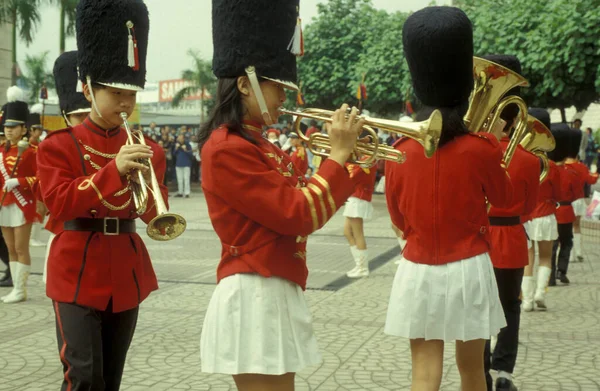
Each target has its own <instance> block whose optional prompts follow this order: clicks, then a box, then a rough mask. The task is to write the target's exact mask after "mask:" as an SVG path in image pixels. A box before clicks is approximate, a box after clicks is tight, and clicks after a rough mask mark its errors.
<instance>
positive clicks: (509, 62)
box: [482, 54, 523, 122]
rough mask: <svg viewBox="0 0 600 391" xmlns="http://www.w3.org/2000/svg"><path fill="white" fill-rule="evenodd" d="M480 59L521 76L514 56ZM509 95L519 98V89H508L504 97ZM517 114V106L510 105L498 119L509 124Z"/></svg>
mask: <svg viewBox="0 0 600 391" xmlns="http://www.w3.org/2000/svg"><path fill="white" fill-rule="evenodd" d="M482 58H483V59H485V60H488V61H491V62H494V63H496V64H498V65H502V66H503V67H505V68H508V69H510V70H511V71H513V72H515V73H518V74H519V75H522V72H523V71H522V69H521V61H519V59H518V58H517V57H515V56H509V55H505V54H490V55H487V56H483V57H482ZM510 95H516V96H521V88H520V87H515V88H512V89H510V90H509V91H508V92H507V93H506V96H510ZM518 114H519V107H518V106H517V105H515V104H512V103H511V104H509V105H508V106H506V107H505V108H504V110H503V111H502V113H500V118H502V119H503V120H505V121H506V122H510V121H512V120H514V119H515V117H516V116H517V115H518Z"/></svg>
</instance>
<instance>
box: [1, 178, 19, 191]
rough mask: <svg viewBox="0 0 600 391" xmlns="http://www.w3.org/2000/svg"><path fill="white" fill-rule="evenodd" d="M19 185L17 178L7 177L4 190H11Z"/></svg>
mask: <svg viewBox="0 0 600 391" xmlns="http://www.w3.org/2000/svg"><path fill="white" fill-rule="evenodd" d="M17 186H19V180H18V179H17V178H9V179H7V180H6V182H5V183H4V190H5V191H11V190H12V189H14V188H15V187H17Z"/></svg>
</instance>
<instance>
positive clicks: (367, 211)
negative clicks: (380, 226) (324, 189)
mask: <svg viewBox="0 0 600 391" xmlns="http://www.w3.org/2000/svg"><path fill="white" fill-rule="evenodd" d="M347 169H348V172H349V173H350V177H351V178H353V177H354V176H356V175H357V174H360V173H361V172H364V174H366V175H362V176H361V178H362V179H361V180H360V181H357V183H356V188H355V190H354V193H352V195H351V196H350V198H348V201H346V205H345V206H344V217H345V218H346V221H345V222H344V236H345V237H346V239H347V240H348V244H350V252H351V253H352V258H353V259H354V268H353V269H352V270H350V271H349V272H348V273H346V275H347V276H348V277H350V278H359V277H367V276H368V275H369V253H368V251H367V242H366V240H365V231H364V227H363V222H364V221H365V220H370V219H371V218H372V216H373V205H372V204H371V199H372V198H373V192H374V191H375V175H376V174H377V170H376V167H371V168H363V167H361V166H360V165H358V164H348V165H347Z"/></svg>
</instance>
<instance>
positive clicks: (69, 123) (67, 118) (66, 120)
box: [62, 110, 73, 128]
mask: <svg viewBox="0 0 600 391" xmlns="http://www.w3.org/2000/svg"><path fill="white" fill-rule="evenodd" d="M62 116H63V119H64V120H65V123H66V124H67V126H68V127H69V128H72V127H73V125H72V124H71V121H69V117H67V115H66V114H65V111H64V110H63V111H62Z"/></svg>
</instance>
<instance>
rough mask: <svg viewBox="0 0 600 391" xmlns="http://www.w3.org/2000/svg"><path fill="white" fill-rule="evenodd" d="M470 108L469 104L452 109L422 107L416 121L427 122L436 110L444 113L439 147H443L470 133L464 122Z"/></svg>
mask: <svg viewBox="0 0 600 391" xmlns="http://www.w3.org/2000/svg"><path fill="white" fill-rule="evenodd" d="M468 108H469V103H468V102H466V103H465V104H462V105H459V106H452V107H431V106H422V108H421V110H419V112H418V113H417V118H416V120H417V121H425V120H427V119H428V118H429V116H430V115H431V113H433V111H434V110H435V109H438V110H439V111H441V112H442V121H443V122H442V135H441V136H440V142H439V144H438V147H442V146H444V145H445V144H447V143H449V142H450V141H452V140H454V139H455V138H457V137H460V136H463V135H465V134H468V133H469V129H468V128H467V125H465V121H464V120H463V117H464V116H465V114H466V113H467V109H468Z"/></svg>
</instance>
